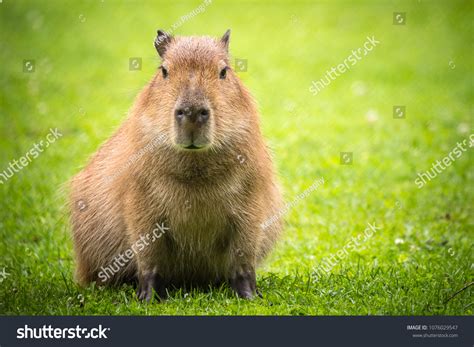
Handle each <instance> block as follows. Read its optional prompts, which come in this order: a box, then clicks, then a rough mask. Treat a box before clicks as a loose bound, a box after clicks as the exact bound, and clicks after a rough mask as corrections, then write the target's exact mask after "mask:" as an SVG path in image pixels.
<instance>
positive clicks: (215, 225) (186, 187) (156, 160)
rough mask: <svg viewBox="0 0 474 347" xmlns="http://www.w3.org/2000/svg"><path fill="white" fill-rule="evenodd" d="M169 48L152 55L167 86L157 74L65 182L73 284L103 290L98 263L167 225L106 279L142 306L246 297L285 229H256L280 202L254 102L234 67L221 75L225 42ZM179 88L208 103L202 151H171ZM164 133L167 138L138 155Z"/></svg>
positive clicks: (174, 42) (184, 41) (188, 40)
mask: <svg viewBox="0 0 474 347" xmlns="http://www.w3.org/2000/svg"><path fill="white" fill-rule="evenodd" d="M227 40H228V37H227ZM159 44H160V42H159ZM164 44H166V47H164V48H166V51H165V52H164V50H163V47H160V48H161V49H162V51H161V52H160V50H158V51H159V52H160V54H161V55H162V56H163V64H166V68H167V71H169V76H168V78H164V77H163V76H162V72H161V71H158V73H157V74H156V76H155V77H154V78H153V79H152V81H151V82H150V83H149V84H148V85H147V86H146V87H145V88H144V89H143V90H142V92H141V93H140V94H139V96H138V97H137V99H136V101H135V104H134V106H133V107H132V109H131V111H130V114H129V117H128V119H127V120H126V121H125V122H124V124H123V125H122V126H121V127H120V128H119V130H118V131H117V132H116V133H115V134H114V135H113V136H112V137H111V138H110V139H109V140H108V141H107V142H106V143H105V144H103V145H102V147H101V148H100V149H99V151H98V152H97V153H96V154H95V155H94V156H93V158H92V160H91V161H90V162H89V164H88V165H87V167H86V168H85V169H84V170H82V171H81V172H80V173H79V174H77V175H76V176H75V177H74V178H73V180H72V192H71V197H70V201H71V208H72V227H73V233H74V245H75V252H76V261H77V271H76V276H77V280H78V281H79V282H80V283H81V284H83V285H86V284H88V283H90V282H92V281H97V282H98V283H102V282H101V281H100V280H99V279H98V274H99V272H100V269H101V267H106V266H108V265H110V264H111V263H112V262H113V260H114V258H115V257H116V256H117V255H118V254H120V253H124V252H125V251H126V250H127V249H130V247H131V245H133V244H134V243H135V242H137V240H139V238H140V236H141V235H144V234H147V233H151V231H152V230H153V229H154V225H155V224H156V223H164V225H165V226H166V227H168V228H169V230H168V231H167V232H166V233H165V234H164V235H163V236H162V237H160V238H159V239H158V240H156V241H155V242H153V243H151V244H150V245H148V246H147V247H145V248H144V249H143V250H142V251H140V252H136V254H135V255H134V257H133V259H132V260H131V261H130V262H129V263H128V264H127V265H126V266H125V267H123V268H122V269H121V270H120V271H119V272H118V273H117V274H116V275H115V276H114V277H113V278H110V279H109V280H107V281H106V283H120V282H122V281H124V280H127V279H130V278H134V277H136V278H137V279H138V281H139V286H140V289H139V295H140V298H142V299H143V298H145V299H147V300H149V298H150V293H151V288H153V289H155V290H156V291H158V289H159V288H161V289H162V287H163V286H167V285H169V284H176V285H183V284H188V283H189V284H193V283H196V284H205V283H219V282H221V281H227V280H228V281H230V282H231V285H232V287H233V288H234V289H235V290H236V291H237V293H238V294H239V295H240V296H242V297H251V296H252V295H253V293H255V283H254V282H255V268H256V266H257V264H258V263H259V262H260V261H261V260H262V259H263V258H264V257H265V255H266V254H267V253H268V252H269V251H270V249H271V248H272V246H273V244H274V242H275V241H276V239H277V237H278V235H279V233H280V230H281V223H280V222H279V221H278V222H275V223H273V224H272V225H270V226H268V227H266V228H262V226H261V225H262V223H264V222H265V220H267V219H268V218H271V217H272V216H274V215H275V214H277V213H278V211H279V210H280V208H281V199H280V193H279V189H278V186H277V183H276V181H275V178H274V173H273V170H272V163H271V158H270V156H269V153H268V151H267V148H266V146H265V144H264V142H263V139H262V136H261V132H260V127H259V116H258V112H257V109H256V106H255V103H254V101H253V99H252V97H251V96H250V94H249V92H248V91H247V90H246V89H245V87H244V86H243V85H242V83H241V82H240V80H239V79H238V77H237V76H236V75H235V74H234V72H233V71H232V70H231V69H229V70H228V71H227V76H226V78H225V79H219V71H220V70H221V68H222V67H223V66H225V65H227V66H229V61H228V60H229V58H228V54H227V49H226V48H227V47H226V45H227V44H228V42H226V41H225V38H223V39H221V40H216V39H213V38H210V37H178V38H170V37H167V40H164ZM157 49H158V47H157ZM185 91H187V92H189V91H199V93H200V94H201V95H204V97H205V98H206V100H207V101H208V102H209V104H210V109H211V117H210V120H209V122H210V123H209V129H208V131H207V132H206V136H208V137H209V139H210V145H209V147H207V148H206V149H202V150H186V149H183V148H180V147H179V146H177V145H176V143H175V139H176V133H177V129H176V127H177V125H176V122H175V118H174V115H173V111H174V109H175V107H176V102H177V100H179V98H180V97H182V96H183V93H184V92H185ZM159 136H164V140H163V141H158V142H157V143H156V145H155V146H153V148H152V149H148V150H146V151H144V150H143V149H144V148H147V145H149V144H150V143H152V142H153V141H154V140H156V139H157V138H158V137H159ZM140 151H141V152H140ZM137 153H141V156H140V157H139V158H138V159H137V160H136V161H135V162H134V163H133V165H129V164H127V161H129V159H130V158H131V157H133V156H134V155H136V154H137ZM239 281H240V284H239ZM242 281H243V282H244V283H243V284H242V283H241V282H242ZM157 282H160V283H157ZM245 282H248V283H245ZM242 288H243V289H242ZM249 288H250V289H249ZM249 291H250V293H249ZM140 292H141V293H140Z"/></svg>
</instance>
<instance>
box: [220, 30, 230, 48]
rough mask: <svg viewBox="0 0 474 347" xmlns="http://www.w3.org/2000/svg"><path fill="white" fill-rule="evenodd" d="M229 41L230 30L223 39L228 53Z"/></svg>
mask: <svg viewBox="0 0 474 347" xmlns="http://www.w3.org/2000/svg"><path fill="white" fill-rule="evenodd" d="M229 40H230V29H227V31H226V32H225V34H224V36H222V38H221V42H222V44H223V45H224V48H225V50H226V52H229Z"/></svg>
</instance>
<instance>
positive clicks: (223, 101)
mask: <svg viewBox="0 0 474 347" xmlns="http://www.w3.org/2000/svg"><path fill="white" fill-rule="evenodd" d="M229 38H230V31H229V30H228V31H227V32H226V33H225V34H224V36H223V37H222V38H221V39H214V38H211V37H172V36H170V35H168V34H167V33H165V32H163V31H161V30H158V35H157V37H156V39H155V48H156V50H157V51H158V54H159V55H160V57H161V59H162V62H161V66H160V67H159V70H158V72H157V74H156V76H155V78H154V79H153V81H152V82H151V85H150V88H149V92H148V98H147V105H146V110H145V112H144V114H145V120H146V126H145V128H146V131H148V132H151V133H152V134H153V135H156V136H158V135H160V134H163V135H164V137H165V141H166V142H167V144H168V145H172V146H173V147H174V148H175V149H176V150H178V151H187V152H191V151H195V152H200V151H205V150H209V149H210V148H213V149H214V150H218V149H219V148H223V147H225V146H230V145H233V144H235V143H236V142H239V141H242V140H243V137H245V136H247V135H248V134H249V132H251V131H250V130H249V129H252V127H254V128H255V127H256V126H258V125H255V123H256V122H257V120H256V119H254V118H255V117H256V115H255V112H252V110H254V104H253V101H252V98H251V97H250V95H249V93H248V92H247V91H246V89H245V88H244V87H243V85H242V84H241V82H240V80H239V78H238V77H237V76H236V74H235V73H234V72H233V70H232V68H231V66H230V63H229V54H228V48H229Z"/></svg>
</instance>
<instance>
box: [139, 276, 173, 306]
mask: <svg viewBox="0 0 474 347" xmlns="http://www.w3.org/2000/svg"><path fill="white" fill-rule="evenodd" d="M153 291H155V293H156V294H157V295H158V298H159V299H165V298H166V287H165V283H164V281H163V278H162V277H161V276H160V275H158V274H152V273H150V274H147V275H144V276H142V277H141V278H140V280H139V283H138V290H137V297H138V300H140V301H146V302H150V300H151V298H152V297H153Z"/></svg>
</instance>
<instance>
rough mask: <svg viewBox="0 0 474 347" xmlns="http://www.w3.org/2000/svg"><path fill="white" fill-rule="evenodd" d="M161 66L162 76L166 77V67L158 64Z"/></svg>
mask: <svg viewBox="0 0 474 347" xmlns="http://www.w3.org/2000/svg"><path fill="white" fill-rule="evenodd" d="M160 68H161V72H162V73H163V78H167V77H168V70H166V68H165V67H164V66H160Z"/></svg>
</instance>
